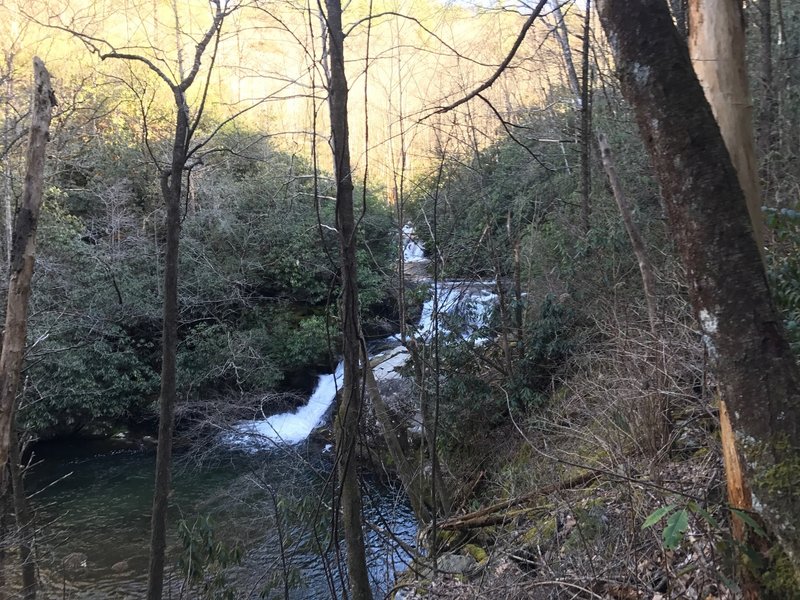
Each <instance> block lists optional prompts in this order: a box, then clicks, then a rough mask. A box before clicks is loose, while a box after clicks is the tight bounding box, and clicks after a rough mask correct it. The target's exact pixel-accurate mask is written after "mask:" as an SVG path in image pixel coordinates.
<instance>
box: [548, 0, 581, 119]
mask: <svg viewBox="0 0 800 600" xmlns="http://www.w3.org/2000/svg"><path fill="white" fill-rule="evenodd" d="M587 12H588V10H587ZM553 15H554V17H555V19H556V26H555V27H554V28H553V33H554V34H555V36H556V39H557V40H558V43H559V45H560V46H561V52H562V54H563V55H564V68H565V69H566V70H567V81H568V82H569V89H570V90H571V91H572V96H573V97H574V98H575V101H576V104H577V103H578V102H579V101H580V97H581V86H580V83H579V82H578V72H577V70H575V61H574V60H572V48H570V45H569V31H568V30H567V24H566V23H565V22H564V14H563V13H562V12H561V3H560V1H559V0H555V1H554V2H553Z"/></svg>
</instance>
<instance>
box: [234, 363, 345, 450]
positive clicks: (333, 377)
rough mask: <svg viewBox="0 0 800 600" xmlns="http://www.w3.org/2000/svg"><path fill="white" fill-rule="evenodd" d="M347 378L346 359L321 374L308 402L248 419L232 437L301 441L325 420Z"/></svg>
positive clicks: (266, 441)
mask: <svg viewBox="0 0 800 600" xmlns="http://www.w3.org/2000/svg"><path fill="white" fill-rule="evenodd" d="M343 378H344V363H339V366H338V367H337V368H336V372H335V373H326V374H325V375H320V376H319V379H318V380H317V387H316V388H315V389H314V393H313V394H311V397H310V398H309V399H308V402H307V403H306V404H305V405H304V406H301V407H300V408H299V409H297V411H296V412H287V413H281V414H279V415H272V416H271V417H269V418H267V419H264V420H262V421H245V422H243V423H239V424H238V425H237V426H236V428H235V429H236V431H237V434H235V435H234V436H232V437H231V440H232V441H233V442H234V443H236V444H241V445H246V446H250V445H253V444H255V445H275V444H299V443H300V442H302V441H303V440H305V439H306V438H307V437H308V436H309V435H310V434H311V432H312V431H313V430H314V428H315V427H317V426H318V425H319V424H320V422H321V421H322V419H323V417H324V416H325V413H327V412H328V408H330V406H331V403H332V402H333V400H334V398H336V392H337V391H338V389H339V388H340V387H341V385H342V380H343Z"/></svg>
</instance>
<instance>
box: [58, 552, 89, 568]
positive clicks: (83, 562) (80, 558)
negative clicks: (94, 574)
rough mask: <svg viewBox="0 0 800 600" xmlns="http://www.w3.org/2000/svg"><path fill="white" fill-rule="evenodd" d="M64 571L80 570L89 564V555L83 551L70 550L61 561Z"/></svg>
mask: <svg viewBox="0 0 800 600" xmlns="http://www.w3.org/2000/svg"><path fill="white" fill-rule="evenodd" d="M61 564H62V565H63V566H64V570H66V571H80V570H82V569H85V568H87V567H88V566H89V557H88V556H86V555H85V554H84V553H83V552H71V553H70V554H67V555H66V556H65V557H64V560H63V561H62V562H61Z"/></svg>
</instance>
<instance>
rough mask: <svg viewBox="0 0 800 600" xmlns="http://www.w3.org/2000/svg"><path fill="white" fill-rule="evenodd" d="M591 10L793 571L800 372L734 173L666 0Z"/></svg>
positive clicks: (618, 0)
mask: <svg viewBox="0 0 800 600" xmlns="http://www.w3.org/2000/svg"><path fill="white" fill-rule="evenodd" d="M600 13H601V19H602V22H603V26H604V28H605V30H606V34H607V37H608V38H609V40H611V47H612V50H613V51H614V54H615V56H616V62H617V65H618V66H619V69H620V74H621V79H622V89H623V93H624V95H625V97H626V98H627V99H628V101H629V102H630V103H631V105H632V106H633V108H634V111H635V113H636V118H637V121H638V124H639V128H640V130H641V132H642V135H643V138H644V141H645V144H646V147H647V150H648V152H649V154H650V157H651V160H652V162H653V166H654V169H655V172H656V175H657V177H658V180H659V182H660V184H661V189H662V192H663V195H664V203H665V206H666V212H667V216H668V219H669V223H670V228H671V230H672V234H673V236H674V239H675V242H676V246H677V248H678V250H679V252H680V255H681V258H682V261H683V264H684V266H685V268H686V272H687V277H688V284H689V293H690V299H691V301H692V306H693V308H694V311H695V314H696V316H697V318H698V320H699V322H700V325H701V327H702V331H703V334H704V338H705V339H706V341H707V345H708V348H709V354H710V355H711V357H712V359H713V361H714V370H715V373H716V376H717V381H718V382H719V383H718V384H719V388H720V391H721V393H722V395H723V396H724V397H725V399H726V400H727V403H728V409H729V411H730V415H731V425H732V431H733V434H734V436H735V438H736V442H737V444H738V445H739V447H740V449H741V451H742V456H743V457H744V459H745V461H746V471H747V476H748V481H749V482H750V485H751V489H752V498H753V506H754V508H755V509H756V510H757V511H758V512H759V513H760V514H761V516H762V517H763V518H764V519H765V521H766V522H767V524H768V525H769V527H770V529H771V531H772V533H773V534H775V535H776V536H777V537H778V539H779V540H780V541H781V543H782V545H783V548H784V549H785V550H786V552H787V554H788V555H789V557H790V558H791V559H792V561H793V562H794V564H795V565H796V566H798V565H800V526H798V523H797V515H798V514H800V495H798V494H797V490H796V481H797V476H798V470H800V449H799V448H798V440H799V439H800V437H798V436H799V435H800V409H798V407H800V372H798V367H797V364H796V362H795V358H794V356H793V354H792V351H791V349H790V348H789V345H788V343H787V342H786V337H785V332H784V329H783V326H782V322H781V318H780V316H779V315H778V313H777V311H776V309H775V307H774V305H773V303H772V299H771V297H770V292H769V288H768V285H767V280H766V274H765V272H764V265H763V263H762V261H761V255H760V253H759V247H758V245H757V243H756V242H755V238H754V234H753V225H752V222H751V219H750V216H749V213H748V210H747V209H748V207H747V205H746V203H745V197H744V194H743V192H742V189H741V186H740V185H739V182H738V179H737V174H736V170H735V168H734V167H733V164H732V162H731V157H730V155H729V153H728V151H727V149H726V146H725V142H724V141H723V139H722V136H721V135H720V129H719V127H718V126H717V124H716V123H715V121H714V115H713V113H712V111H711V109H710V107H709V105H708V102H707V101H706V97H705V94H704V93H703V88H702V87H701V86H700V84H699V82H698V80H697V77H696V75H695V73H694V71H693V69H692V65H691V62H690V59H689V55H688V53H687V51H686V46H685V45H684V44H683V42H682V40H681V39H680V36H679V33H678V31H677V30H676V29H675V26H674V24H673V22H672V19H671V17H670V14H669V11H668V10H667V5H666V3H665V2H664V0H602V1H601V2H600Z"/></svg>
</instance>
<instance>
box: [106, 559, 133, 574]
mask: <svg viewBox="0 0 800 600" xmlns="http://www.w3.org/2000/svg"><path fill="white" fill-rule="evenodd" d="M111 570H112V571H113V572H114V573H124V572H125V571H130V570H131V564H130V562H129V561H127V560H121V561H119V562H116V563H114V564H113V565H111Z"/></svg>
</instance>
